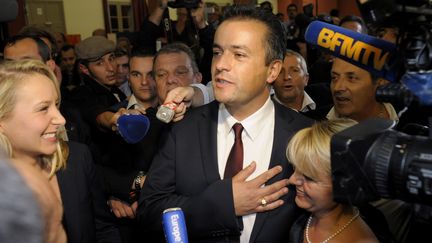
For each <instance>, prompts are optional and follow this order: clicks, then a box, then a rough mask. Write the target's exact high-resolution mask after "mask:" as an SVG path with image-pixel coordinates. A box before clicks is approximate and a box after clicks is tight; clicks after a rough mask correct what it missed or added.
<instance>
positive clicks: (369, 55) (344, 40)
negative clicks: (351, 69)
mask: <svg viewBox="0 0 432 243" xmlns="http://www.w3.org/2000/svg"><path fill="white" fill-rule="evenodd" d="M305 39H306V41H307V42H308V43H310V44H312V45H316V46H318V47H320V48H321V49H325V50H328V51H329V52H330V53H332V54H333V55H334V56H336V57H339V58H341V59H343V60H345V61H347V62H350V63H352V64H354V65H356V66H358V67H360V68H363V69H365V70H367V71H369V72H371V73H374V74H376V75H378V76H380V77H383V78H385V79H387V80H389V81H391V82H394V81H395V79H396V74H395V72H394V70H391V69H390V68H389V66H392V65H386V64H391V62H393V61H394V60H395V59H396V58H395V56H396V54H397V52H396V46H395V45H394V44H393V43H390V42H387V41H384V40H381V39H378V38H375V37H372V36H369V35H364V34H360V33H357V32H354V31H351V30H348V29H345V28H342V27H339V26H335V25H332V24H327V23H324V22H321V21H313V22H312V23H310V24H309V26H308V28H307V30H306V32H305Z"/></svg>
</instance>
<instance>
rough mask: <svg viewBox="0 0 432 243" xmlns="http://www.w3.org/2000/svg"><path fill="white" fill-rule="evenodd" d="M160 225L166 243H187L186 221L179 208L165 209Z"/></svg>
mask: <svg viewBox="0 0 432 243" xmlns="http://www.w3.org/2000/svg"><path fill="white" fill-rule="evenodd" d="M162 223H163V229H164V233H165V239H166V242H167V243H176V242H180V243H188V236H187V229H186V221H185V217H184V214H183V211H182V209H181V208H168V209H165V210H164V211H163V214H162Z"/></svg>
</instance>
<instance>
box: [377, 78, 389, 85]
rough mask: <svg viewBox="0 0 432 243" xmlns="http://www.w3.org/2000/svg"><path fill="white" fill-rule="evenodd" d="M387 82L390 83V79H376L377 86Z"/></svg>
mask: <svg viewBox="0 0 432 243" xmlns="http://www.w3.org/2000/svg"><path fill="white" fill-rule="evenodd" d="M388 83H390V81H388V80H387V79H383V78H378V80H377V84H378V86H383V85H386V84H388Z"/></svg>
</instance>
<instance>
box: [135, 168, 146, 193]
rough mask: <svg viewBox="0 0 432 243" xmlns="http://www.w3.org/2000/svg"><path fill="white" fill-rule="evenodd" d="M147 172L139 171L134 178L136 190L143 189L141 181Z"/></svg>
mask: <svg viewBox="0 0 432 243" xmlns="http://www.w3.org/2000/svg"><path fill="white" fill-rule="evenodd" d="M144 176H145V174H144V171H139V172H138V175H137V176H136V177H135V179H134V183H135V190H141V181H142V180H143V178H144Z"/></svg>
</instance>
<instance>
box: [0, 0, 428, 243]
mask: <svg viewBox="0 0 432 243" xmlns="http://www.w3.org/2000/svg"><path fill="white" fill-rule="evenodd" d="M168 2H169V1H168V0H158V4H157V6H156V8H155V9H154V10H153V11H152V12H151V13H150V14H149V16H148V17H147V18H146V19H145V20H144V22H143V24H142V26H141V30H140V32H139V33H138V35H137V38H136V40H134V41H132V40H129V39H127V38H126V37H120V38H119V39H118V40H117V44H116V43H114V42H112V41H110V40H108V39H107V38H106V33H105V32H104V31H103V30H98V31H95V32H94V34H93V36H91V37H89V38H86V39H84V40H82V41H80V42H79V43H77V44H76V45H75V46H73V45H70V44H68V43H67V40H66V37H65V35H64V34H57V35H55V36H53V35H52V34H51V33H49V32H47V31H45V30H42V29H39V28H37V27H26V28H24V29H23V30H22V31H20V33H19V34H18V35H16V36H12V37H11V38H9V39H8V40H6V41H5V46H4V49H3V58H4V61H2V62H1V64H0V148H1V150H2V151H1V153H0V155H1V158H2V159H1V160H0V162H1V163H0V174H4V173H3V171H9V170H11V171H14V172H13V173H9V172H8V174H10V177H3V176H2V177H1V179H2V182H3V180H4V181H5V182H4V183H2V187H1V188H0V189H1V190H2V193H3V191H7V192H8V193H5V196H6V197H8V198H10V199H11V200H18V201H20V200H21V199H20V198H26V200H21V201H23V202H24V201H26V203H27V204H28V205H26V206H25V208H23V207H24V206H23V205H21V204H20V203H18V204H17V205H13V204H12V203H11V201H7V200H4V199H5V198H4V197H2V199H1V200H0V204H1V205H2V206H1V208H2V213H3V210H6V211H8V209H7V208H5V207H6V206H3V205H7V207H14V208H15V206H16V207H17V209H16V212H17V213H19V215H10V216H9V214H8V217H7V218H6V219H2V220H3V221H2V222H1V223H0V225H1V226H0V239H3V238H2V237H3V235H10V236H13V237H17V238H10V239H9V240H12V239H14V240H13V241H4V242H18V241H20V240H19V238H18V237H21V235H20V233H18V232H16V230H13V229H12V228H11V227H7V226H8V225H9V224H18V225H23V226H22V227H23V228H24V229H25V232H29V233H28V234H24V235H22V237H25V236H28V239H27V241H28V242H80V243H81V242H126V243H129V242H165V237H164V232H163V228H162V212H163V211H164V210H165V209H168V208H174V207H180V208H181V209H182V210H183V212H184V214H185V218H186V225H187V231H188V236H189V240H190V241H191V242H243V243H245V242H272V243H273V242H275V243H279V242H280V243H282V242H293V243H294V242H308V243H310V242H329V241H331V242H410V241H412V240H415V239H419V238H416V237H419V236H418V233H419V232H420V231H421V230H422V229H423V228H421V227H423V225H420V226H419V228H411V226H412V225H416V223H417V222H416V221H415V216H414V215H415V211H414V205H412V204H408V203H405V202H403V201H400V200H394V199H381V200H379V201H377V202H372V203H370V204H367V205H362V206H356V205H351V204H342V203H339V202H336V201H335V200H334V199H333V196H332V191H333V186H332V175H331V164H330V161H331V159H330V141H331V138H332V136H333V135H334V134H336V133H338V132H340V131H343V130H344V129H346V128H349V127H351V126H353V125H355V124H356V123H359V122H362V121H365V120H367V119H370V118H383V119H390V120H394V121H396V122H399V120H401V121H403V122H405V120H404V119H401V118H400V117H399V116H398V113H397V112H398V109H399V107H395V106H393V105H392V104H391V103H383V102H379V101H377V100H376V99H375V91H376V89H377V88H378V87H380V86H382V85H385V84H387V83H388V81H387V80H384V79H383V78H381V77H377V76H376V75H373V74H371V73H369V72H368V71H366V70H364V69H362V68H360V67H357V66H355V65H353V64H351V63H349V62H346V61H344V60H342V59H339V58H335V57H333V56H332V55H330V54H328V53H324V52H321V51H319V50H317V49H316V48H314V47H313V46H310V45H308V44H306V43H305V41H304V38H303V35H304V31H305V27H307V24H308V23H310V21H311V20H312V19H318V20H321V21H326V22H328V23H331V24H335V25H340V26H341V27H344V28H347V29H350V30H352V31H356V32H359V33H362V34H367V33H368V28H367V26H366V25H365V23H364V22H363V20H362V18H361V17H358V16H354V15H348V16H345V17H343V18H339V16H338V12H337V11H332V16H330V15H328V16H326V15H320V16H316V17H313V16H309V15H308V14H309V13H308V11H304V13H299V11H298V7H297V5H295V4H290V5H288V6H287V9H286V13H287V16H288V20H287V21H283V20H281V14H279V15H275V14H273V12H272V11H273V10H272V6H271V3H270V2H264V3H262V4H261V5H260V6H259V7H256V6H252V5H233V6H230V7H226V8H224V9H223V10H222V9H221V8H220V7H219V6H218V5H216V4H209V5H208V6H210V7H211V8H212V11H210V12H206V11H209V10H208V9H209V8H206V3H204V1H200V2H199V4H198V7H197V8H193V9H186V8H178V9H176V10H177V16H178V19H177V21H175V22H173V23H172V25H171V26H172V29H171V30H170V32H169V33H166V32H164V28H163V27H164V26H163V25H164V21H163V18H165V16H166V12H167V8H168ZM384 30H385V33H384V32H383V31H384ZM390 30H392V31H390ZM377 33H380V34H379V35H378V36H379V37H380V38H383V39H385V40H387V41H392V42H394V43H395V42H396V41H397V38H396V37H395V36H397V28H395V27H394V26H389V27H387V26H386V28H385V29H381V31H380V32H377ZM159 43H162V45H161V46H159ZM169 103H175V108H174V109H175V116H174V119H173V121H172V122H170V123H165V122H163V121H161V120H159V119H158V118H157V116H156V113H157V110H158V108H159V107H160V106H162V105H165V104H169ZM127 115H144V116H147V117H148V118H149V121H150V128H149V130H148V132H147V133H146V135H145V136H144V138H143V139H141V140H140V141H139V142H137V143H133V144H132V143H128V142H127V141H126V140H125V139H124V138H123V137H122V134H121V133H120V132H119V127H118V126H119V125H118V120H119V118H120V117H122V116H127ZM423 115H427V114H423ZM417 122H418V120H417ZM400 127H402V125H400ZM16 172H17V173H16ZM14 173H15V174H14ZM16 181H19V182H16ZM5 183H11V184H12V183H14V184H16V183H19V184H24V185H25V186H22V185H21V186H20V188H19V189H18V190H19V191H20V192H22V193H14V192H13V191H10V190H6V189H5V188H3V187H4V186H5ZM11 187H13V188H15V185H13V186H12V185H11ZM29 198H30V199H29ZM431 212H432V210H431ZM22 215H24V216H22ZM17 217H18V218H19V219H20V220H18V219H17ZM6 220H9V221H6ZM5 221H6V222H5ZM17 221H19V222H18V223H16V222H17ZM3 222H5V223H3ZM29 222H31V223H29ZM416 226H417V225H416ZM424 227H426V226H424ZM413 232H414V233H413ZM23 240H24V238H23ZM1 241H2V242H3V240H1Z"/></svg>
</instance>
